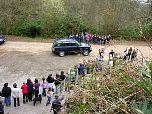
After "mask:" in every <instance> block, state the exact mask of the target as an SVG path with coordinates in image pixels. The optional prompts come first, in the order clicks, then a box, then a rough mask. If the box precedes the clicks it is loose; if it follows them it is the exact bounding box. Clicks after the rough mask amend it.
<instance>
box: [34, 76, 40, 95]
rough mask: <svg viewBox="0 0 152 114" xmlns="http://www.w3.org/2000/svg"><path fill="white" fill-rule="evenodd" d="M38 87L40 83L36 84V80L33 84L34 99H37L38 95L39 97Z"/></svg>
mask: <svg viewBox="0 0 152 114" xmlns="http://www.w3.org/2000/svg"><path fill="white" fill-rule="evenodd" d="M39 87H40V83H39V82H38V79H35V83H34V94H35V97H38V95H39Z"/></svg>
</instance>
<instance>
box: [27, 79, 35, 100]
mask: <svg viewBox="0 0 152 114" xmlns="http://www.w3.org/2000/svg"><path fill="white" fill-rule="evenodd" d="M26 85H27V87H28V100H29V102H31V101H32V97H33V93H34V90H33V83H32V81H31V79H30V78H29V79H27V83H26Z"/></svg>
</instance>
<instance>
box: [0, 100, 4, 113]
mask: <svg viewBox="0 0 152 114" xmlns="http://www.w3.org/2000/svg"><path fill="white" fill-rule="evenodd" d="M0 114H4V105H3V101H2V100H1V99H0Z"/></svg>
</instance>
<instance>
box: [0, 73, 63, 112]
mask: <svg viewBox="0 0 152 114" xmlns="http://www.w3.org/2000/svg"><path fill="white" fill-rule="evenodd" d="M65 79H66V76H65V75H64V71H61V74H60V75H59V74H56V76H55V78H54V77H53V76H52V74H50V75H49V76H48V77H47V78H42V82H41V83H40V82H39V80H38V79H35V80H34V82H33V81H32V80H31V79H30V78H29V79H27V81H26V82H23V84H22V86H21V87H18V85H17V84H16V83H14V84H13V88H11V87H9V85H8V83H5V84H4V87H3V88H2V91H1V92H0V114H4V105H3V100H2V97H4V104H5V106H7V107H9V106H11V104H12V102H11V101H12V100H11V98H13V102H14V103H13V104H14V107H17V106H20V100H21V97H20V94H22V95H23V97H22V98H23V104H25V103H28V102H32V101H33V105H34V106H35V103H36V102H37V101H40V102H41V100H42V97H43V96H44V97H47V101H46V106H48V105H49V104H51V103H52V108H51V110H53V112H54V114H58V112H59V111H60V109H61V107H62V105H61V101H62V100H63V99H64V92H63V88H62V87H63V84H64V81H65ZM40 88H41V89H42V93H40ZM20 89H21V90H22V92H20ZM60 95H61V96H60ZM53 98H55V100H53ZM51 101H52V102H51Z"/></svg>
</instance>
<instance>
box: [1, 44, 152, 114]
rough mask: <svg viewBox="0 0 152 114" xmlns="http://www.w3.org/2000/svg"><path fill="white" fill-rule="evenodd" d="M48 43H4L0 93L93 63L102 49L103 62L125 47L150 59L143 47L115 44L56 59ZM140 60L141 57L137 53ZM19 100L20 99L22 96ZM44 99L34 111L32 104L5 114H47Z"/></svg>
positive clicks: (6, 110)
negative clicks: (4, 88) (71, 68)
mask: <svg viewBox="0 0 152 114" xmlns="http://www.w3.org/2000/svg"><path fill="white" fill-rule="evenodd" d="M51 45H52V44H51V43H40V42H12V41H7V42H6V43H5V44H4V45H1V46H0V90H1V88H2V87H3V84H4V83H5V82H8V83H9V85H10V86H11V87H12V84H13V83H17V84H18V86H19V87H20V86H21V84H22V82H23V81H26V79H27V78H31V79H32V80H34V79H35V78H38V79H41V78H42V77H47V76H48V74H50V73H52V74H53V75H55V74H56V73H60V71H61V70H63V71H65V72H67V71H68V69H69V67H71V66H73V65H75V64H78V63H80V62H82V61H83V59H95V57H96V56H97V55H98V49H99V48H105V52H106V53H105V59H107V56H108V53H109V51H110V50H111V49H114V50H115V51H116V52H119V53H121V52H123V50H124V49H125V48H126V47H130V46H132V47H136V48H138V49H139V50H140V52H141V53H142V54H143V55H144V56H145V57H146V58H152V50H151V49H150V48H149V47H148V46H146V44H144V45H143V44H142V45H140V43H139V44H136V43H130V44H128V43H127V44H126V43H125V44H118V45H111V46H99V45H92V49H93V51H92V52H91V53H90V55H89V56H87V57H84V56H83V55H66V56H65V57H59V56H57V55H54V54H52V53H51ZM139 57H141V54H140V53H139ZM21 99H22V96H21ZM45 102H46V98H44V99H43V102H42V104H37V105H36V106H35V107H34V106H32V103H28V104H25V105H23V104H22V102H21V106H20V107H16V108H14V107H13V105H12V106H11V107H5V112H6V113H9V114H50V112H49V109H50V106H48V107H46V106H45Z"/></svg>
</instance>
